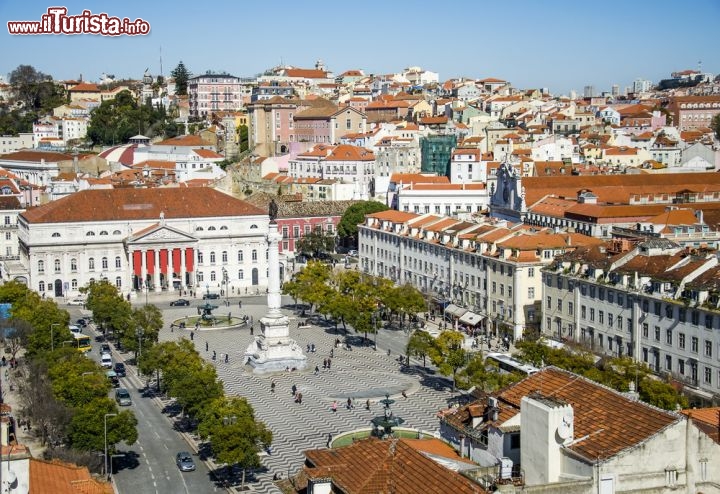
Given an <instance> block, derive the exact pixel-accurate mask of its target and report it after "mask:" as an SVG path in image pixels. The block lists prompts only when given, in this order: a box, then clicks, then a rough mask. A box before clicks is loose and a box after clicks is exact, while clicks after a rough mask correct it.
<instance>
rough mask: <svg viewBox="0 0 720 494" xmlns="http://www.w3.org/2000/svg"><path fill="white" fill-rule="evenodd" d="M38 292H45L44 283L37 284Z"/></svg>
mask: <svg viewBox="0 0 720 494" xmlns="http://www.w3.org/2000/svg"><path fill="white" fill-rule="evenodd" d="M38 291H39V292H44V291H45V282H44V281H41V282H40V283H38Z"/></svg>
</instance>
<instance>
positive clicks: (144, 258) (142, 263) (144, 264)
mask: <svg viewBox="0 0 720 494" xmlns="http://www.w3.org/2000/svg"><path fill="white" fill-rule="evenodd" d="M140 252H142V256H141V258H140V266H141V269H140V274H141V276H142V280H140V288H141V289H142V290H146V289H147V251H146V250H144V249H143V250H141V251H140Z"/></svg>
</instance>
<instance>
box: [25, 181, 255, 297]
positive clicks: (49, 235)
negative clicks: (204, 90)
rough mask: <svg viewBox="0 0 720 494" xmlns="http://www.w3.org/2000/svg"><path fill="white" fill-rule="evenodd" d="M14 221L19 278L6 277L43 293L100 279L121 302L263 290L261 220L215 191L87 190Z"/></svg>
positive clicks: (74, 289)
mask: <svg viewBox="0 0 720 494" xmlns="http://www.w3.org/2000/svg"><path fill="white" fill-rule="evenodd" d="M18 223H19V231H18V238H19V243H20V261H21V263H22V264H23V266H24V267H25V273H24V274H20V273H18V274H16V275H15V276H14V278H16V279H21V280H23V281H26V282H27V284H28V286H30V287H31V288H32V289H34V290H36V291H38V292H39V293H46V294H47V295H49V296H55V297H60V296H65V297H67V296H72V295H75V294H77V293H78V290H79V289H80V288H81V287H82V286H84V285H86V284H87V283H88V282H90V281H91V280H100V279H107V280H108V281H109V282H110V283H112V284H113V285H115V286H116V287H117V288H118V290H120V291H121V292H122V293H124V294H128V295H130V294H135V293H137V292H138V291H141V290H143V289H145V288H146V287H147V288H149V289H151V290H155V291H161V290H167V289H170V290H172V289H173V288H185V287H194V288H195V289H197V290H210V291H216V292H220V291H221V290H233V289H234V290H240V289H245V288H247V289H250V290H260V289H262V290H264V289H265V287H266V286H267V269H268V266H267V259H266V255H267V242H266V238H265V236H266V234H267V226H268V217H267V213H266V212H264V211H263V210H260V209H258V208H256V207H254V206H252V205H250V204H249V203H246V202H245V201H241V200H238V199H235V198H233V197H231V196H227V195H225V194H223V193H221V192H218V191H216V190H213V189H209V188H154V189H105V190H86V191H81V192H77V193H75V194H73V195H71V196H68V197H65V198H62V199H59V200H57V201H53V202H51V203H49V204H45V205H43V206H39V207H37V208H33V209H31V210H28V211H25V212H24V213H22V214H21V215H20V217H19V222H18ZM225 274H227V278H226V277H225Z"/></svg>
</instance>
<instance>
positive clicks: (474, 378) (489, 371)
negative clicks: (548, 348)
mask: <svg viewBox="0 0 720 494" xmlns="http://www.w3.org/2000/svg"><path fill="white" fill-rule="evenodd" d="M493 367H494V366H493V365H490V364H488V363H487V362H486V361H485V359H484V358H483V356H482V354H481V353H480V352H478V353H476V354H474V355H473V357H472V358H471V359H470V361H469V362H468V363H467V365H466V366H465V367H463V368H462V369H460V370H459V371H458V374H457V380H458V387H459V388H461V389H469V388H471V387H472V386H475V387H477V388H479V389H481V390H483V391H485V392H486V393H491V392H493V391H496V390H498V389H500V388H503V387H505V386H508V385H510V384H512V383H514V382H517V381H519V380H521V379H522V378H523V377H524V376H523V375H522V374H520V373H504V372H500V371H499V369H497V367H495V368H493Z"/></svg>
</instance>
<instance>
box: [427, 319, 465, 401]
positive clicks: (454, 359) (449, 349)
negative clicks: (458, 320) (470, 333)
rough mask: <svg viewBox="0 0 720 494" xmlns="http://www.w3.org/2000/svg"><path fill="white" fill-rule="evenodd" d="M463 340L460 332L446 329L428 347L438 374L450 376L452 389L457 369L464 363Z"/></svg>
mask: <svg viewBox="0 0 720 494" xmlns="http://www.w3.org/2000/svg"><path fill="white" fill-rule="evenodd" d="M464 341H465V338H464V336H463V335H462V333H460V332H458V331H451V330H447V331H443V332H442V333H440V336H438V337H437V338H435V344H434V345H433V347H432V348H431V349H430V360H431V361H432V363H433V364H435V365H436V366H437V368H438V370H439V371H440V374H442V375H444V376H450V375H451V376H452V379H453V391H455V381H456V379H455V376H456V374H457V371H458V370H459V369H460V368H461V367H462V366H464V365H465V350H464V349H463V347H462V344H463V342H464Z"/></svg>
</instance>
